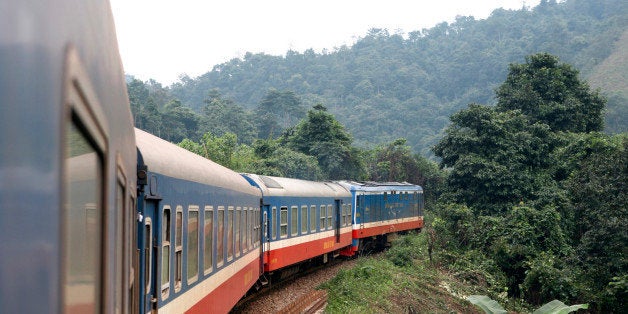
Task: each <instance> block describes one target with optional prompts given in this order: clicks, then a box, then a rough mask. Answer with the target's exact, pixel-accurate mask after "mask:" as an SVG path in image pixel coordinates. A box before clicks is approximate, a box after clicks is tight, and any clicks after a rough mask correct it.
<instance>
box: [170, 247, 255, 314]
mask: <svg viewBox="0 0 628 314" xmlns="http://www.w3.org/2000/svg"><path fill="white" fill-rule="evenodd" d="M259 274H260V261H259V250H253V251H251V252H249V253H248V254H246V255H245V256H243V257H241V258H239V259H238V260H236V261H235V262H233V263H232V264H230V265H227V266H225V267H224V268H223V269H221V270H219V271H218V272H217V273H215V274H213V275H212V276H210V277H207V278H205V280H203V281H202V282H200V283H198V284H197V285H195V286H194V287H192V288H191V289H190V290H188V291H186V292H185V293H183V294H181V295H179V296H177V297H176V298H175V299H174V300H172V302H169V303H167V304H165V305H164V306H162V307H160V308H159V313H204V314H206V313H228V312H229V311H230V310H231V309H232V308H233V306H234V305H235V304H236V303H237V302H238V301H239V300H240V298H241V297H242V296H243V295H245V294H246V292H247V291H248V290H249V289H250V288H251V287H252V286H253V284H254V283H255V282H256V281H257V279H258V276H259Z"/></svg>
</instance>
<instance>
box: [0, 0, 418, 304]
mask: <svg viewBox="0 0 628 314" xmlns="http://www.w3.org/2000/svg"><path fill="white" fill-rule="evenodd" d="M0 8H1V10H0V26H1V27H0V69H1V71H0V103H1V104H2V107H1V109H0V112H1V114H0V129H1V132H0V144H1V145H2V150H1V151H0V206H1V208H2V210H0V239H1V241H0V252H2V253H1V254H0V279H1V280H0V313H49V312H52V313H56V312H63V313H148V312H162V313H182V312H187V313H220V312H228V311H229V310H230V309H231V308H232V307H233V306H234V305H235V304H236V303H237V302H238V300H239V299H240V298H241V297H242V296H243V295H245V294H246V293H247V291H249V290H250V289H255V287H259V286H262V285H265V284H268V283H270V282H272V281H273V280H278V279H281V278H285V277H287V276H290V275H293V274H295V273H296V272H298V271H299V270H302V269H305V268H308V267H311V266H313V265H316V264H322V263H326V262H328V261H329V260H331V259H334V258H337V257H341V256H354V255H355V254H359V252H362V251H366V250H369V249H371V248H373V247H374V246H383V245H386V244H387V243H388V242H389V240H390V236H391V235H394V234H396V233H399V232H405V231H407V230H420V229H421V228H422V226H423V218H422V208H423V194H422V193H423V191H422V189H421V187H419V186H416V185H412V184H408V183H394V182H387V183H375V182H353V181H338V182H331V181H328V182H315V181H307V180H298V179H291V178H281V177H272V176H263V175H256V174H239V173H236V172H234V171H232V170H230V169H227V168H225V167H222V166H220V165H218V164H216V163H214V162H212V161H210V160H207V159H205V158H202V157H200V156H198V155H195V154H193V153H190V152H188V151H186V150H184V149H182V148H180V147H178V146H176V145H174V144H171V143H169V142H167V141H164V140H162V139H159V138H157V137H155V136H153V135H151V134H148V133H146V132H144V131H141V130H137V129H134V127H133V119H132V115H131V111H130V106H129V100H128V96H127V90H126V83H125V80H124V71H123V68H122V64H121V60H120V56H119V53H118V48H117V40H116V35H115V28H114V24H113V18H112V15H111V10H110V7H109V3H108V2H107V1H92V0H59V1H54V2H52V1H43V2H40V1H31V0H20V1H3V2H2V4H1V5H0Z"/></svg>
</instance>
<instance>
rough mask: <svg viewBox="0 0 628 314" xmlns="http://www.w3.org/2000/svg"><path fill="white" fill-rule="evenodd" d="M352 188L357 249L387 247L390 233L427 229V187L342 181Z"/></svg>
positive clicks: (354, 247) (353, 248) (354, 238)
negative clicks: (425, 197) (425, 199)
mask: <svg viewBox="0 0 628 314" xmlns="http://www.w3.org/2000/svg"><path fill="white" fill-rule="evenodd" d="M339 183H340V184H341V185H342V186H344V187H345V188H347V189H348V190H349V191H351V195H352V202H353V203H354V204H355V207H354V217H355V219H354V221H353V235H352V237H353V243H352V250H353V251H354V252H358V251H365V250H370V249H374V248H376V247H382V246H387V245H388V244H389V241H390V240H391V238H390V237H389V235H391V234H396V233H398V232H405V231H408V230H419V231H420V230H421V228H423V188H421V187H420V186H418V185H413V184H410V183H405V182H404V183H398V182H381V183H380V182H354V181H340V182H339Z"/></svg>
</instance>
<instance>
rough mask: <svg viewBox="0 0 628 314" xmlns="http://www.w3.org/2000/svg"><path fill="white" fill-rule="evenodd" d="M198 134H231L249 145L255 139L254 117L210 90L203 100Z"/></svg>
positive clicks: (216, 91) (231, 101)
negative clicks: (203, 104)
mask: <svg viewBox="0 0 628 314" xmlns="http://www.w3.org/2000/svg"><path fill="white" fill-rule="evenodd" d="M204 103H205V106H204V107H203V109H202V112H203V115H202V116H201V123H200V126H199V132H200V133H201V134H206V133H208V132H209V133H212V134H216V135H219V136H222V135H224V134H227V133H233V134H235V135H236V136H237V138H238V139H240V142H242V143H246V144H250V143H252V142H253V140H254V139H255V138H256V134H257V132H256V130H255V126H254V125H255V124H254V121H255V117H254V115H253V114H252V113H250V112H248V111H246V110H244V108H243V107H242V106H240V105H238V104H236V103H235V102H234V101H233V100H230V99H225V98H223V97H222V95H221V94H220V92H219V91H218V90H211V91H210V92H209V94H208V96H207V99H205V100H204Z"/></svg>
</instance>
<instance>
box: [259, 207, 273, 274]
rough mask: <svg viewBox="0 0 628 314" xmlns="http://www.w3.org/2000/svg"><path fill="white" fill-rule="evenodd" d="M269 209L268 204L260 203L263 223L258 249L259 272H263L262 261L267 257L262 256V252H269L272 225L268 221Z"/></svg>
mask: <svg viewBox="0 0 628 314" xmlns="http://www.w3.org/2000/svg"><path fill="white" fill-rule="evenodd" d="M269 210H270V205H262V212H263V217H262V223H263V224H264V228H263V232H262V245H260V247H261V251H260V255H259V256H260V274H263V273H264V263H265V262H266V261H267V257H266V256H264V252H270V239H271V232H272V229H273V226H271V225H270V224H269V223H268V212H269Z"/></svg>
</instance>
